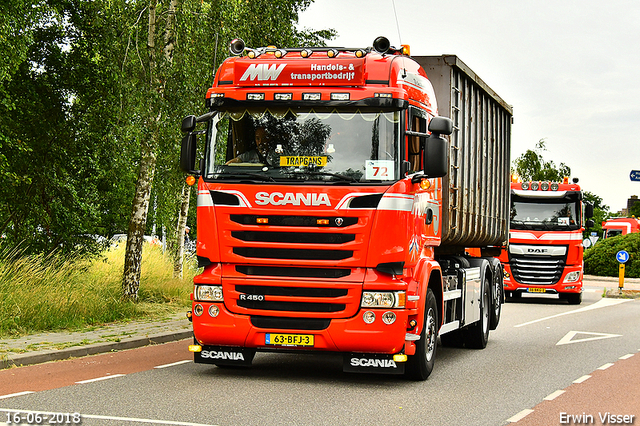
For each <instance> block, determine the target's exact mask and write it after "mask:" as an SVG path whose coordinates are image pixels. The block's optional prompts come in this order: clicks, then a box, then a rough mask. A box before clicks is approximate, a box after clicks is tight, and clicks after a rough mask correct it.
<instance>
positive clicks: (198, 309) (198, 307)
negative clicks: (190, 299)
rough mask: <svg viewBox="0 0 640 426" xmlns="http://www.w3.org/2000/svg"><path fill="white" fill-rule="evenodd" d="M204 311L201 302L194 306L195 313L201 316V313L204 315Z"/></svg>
mask: <svg viewBox="0 0 640 426" xmlns="http://www.w3.org/2000/svg"><path fill="white" fill-rule="evenodd" d="M203 312H204V308H203V307H202V305H201V304H199V303H197V304H196V305H195V306H194V307H193V313H194V314H195V315H196V316H197V317H199V316H200V315H202V313H203Z"/></svg>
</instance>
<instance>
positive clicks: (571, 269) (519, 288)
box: [504, 264, 583, 294]
mask: <svg viewBox="0 0 640 426" xmlns="http://www.w3.org/2000/svg"><path fill="white" fill-rule="evenodd" d="M504 272H505V273H504V291H513V292H522V293H538V294H541V293H550V294H559V293H581V292H582V279H583V272H582V267H580V266H566V267H565V268H564V270H563V271H562V276H561V278H560V280H558V282H557V283H555V284H552V285H539V284H525V283H521V282H518V281H516V280H515V279H514V277H513V274H512V273H511V267H510V266H509V265H508V264H505V265H504ZM576 274H577V275H578V279H577V280H576V281H571V280H570V281H569V282H567V276H569V277H570V276H571V275H576Z"/></svg>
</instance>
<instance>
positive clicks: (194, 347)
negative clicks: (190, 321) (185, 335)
mask: <svg viewBox="0 0 640 426" xmlns="http://www.w3.org/2000/svg"><path fill="white" fill-rule="evenodd" d="M201 351H202V346H200V345H189V352H201Z"/></svg>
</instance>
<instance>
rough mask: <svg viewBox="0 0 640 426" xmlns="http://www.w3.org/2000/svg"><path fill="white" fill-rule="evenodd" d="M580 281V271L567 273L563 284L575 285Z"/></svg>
mask: <svg viewBox="0 0 640 426" xmlns="http://www.w3.org/2000/svg"><path fill="white" fill-rule="evenodd" d="M579 279H580V271H573V272H569V273H568V274H567V276H566V277H564V282H565V283H575V282H576V281H578V280H579Z"/></svg>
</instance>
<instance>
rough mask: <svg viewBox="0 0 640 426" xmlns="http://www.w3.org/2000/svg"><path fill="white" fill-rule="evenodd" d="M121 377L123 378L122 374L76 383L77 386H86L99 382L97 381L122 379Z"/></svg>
mask: <svg viewBox="0 0 640 426" xmlns="http://www.w3.org/2000/svg"><path fill="white" fill-rule="evenodd" d="M122 376H124V374H111V375H109V376H104V377H98V378H96V379H89V380H81V381H79V382H76V383H77V384H79V385H84V384H87V383H93V382H99V381H102V380H107V379H113V378H114V377H122Z"/></svg>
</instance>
